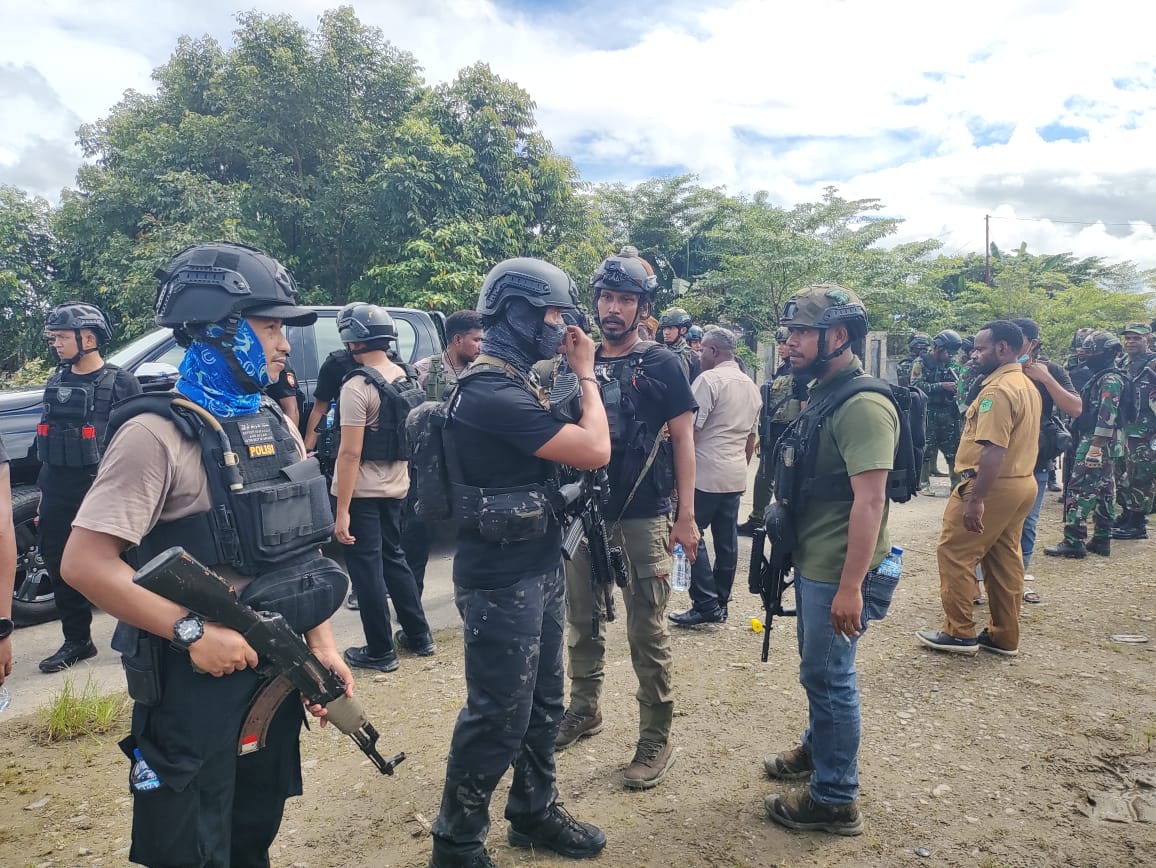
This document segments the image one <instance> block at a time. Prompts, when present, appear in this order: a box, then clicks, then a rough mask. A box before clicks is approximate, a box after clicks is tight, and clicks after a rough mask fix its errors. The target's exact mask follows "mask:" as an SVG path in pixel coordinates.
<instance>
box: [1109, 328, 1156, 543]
mask: <svg viewBox="0 0 1156 868" xmlns="http://www.w3.org/2000/svg"><path fill="white" fill-rule="evenodd" d="M1151 334H1152V329H1151V327H1150V326H1148V325H1145V324H1144V323H1130V324H1129V325H1128V326H1127V327H1126V328H1125V329H1124V331H1123V332H1122V335H1123V337H1124V353H1125V354H1126V355H1127V359H1128V361H1127V367H1126V371H1127V374H1128V378H1129V380H1130V385H1129V390H1130V394H1131V402H1132V405H1133V406H1132V410H1133V413H1132V416H1133V418H1130V419H1128V420H1126V422H1125V424H1124V426H1123V445H1124V446H1125V449H1124V472H1123V473H1122V474H1120V476H1119V491H1118V492H1117V500H1119V502H1120V505H1121V506H1122V507H1123V514H1122V515H1121V516H1120V520H1119V521H1117V522H1116V525H1115V527H1114V528H1113V529H1112V539H1148V510H1149V509H1151V507H1152V496H1153V495H1154V494H1156V449H1154V448H1153V442H1154V441H1156V353H1153V352H1151V351H1149V349H1148V338H1149V337H1150V336H1151Z"/></svg>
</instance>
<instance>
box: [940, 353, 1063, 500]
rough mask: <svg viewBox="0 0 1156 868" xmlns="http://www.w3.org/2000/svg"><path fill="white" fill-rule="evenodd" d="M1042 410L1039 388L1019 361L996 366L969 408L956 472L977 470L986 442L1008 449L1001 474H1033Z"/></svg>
mask: <svg viewBox="0 0 1156 868" xmlns="http://www.w3.org/2000/svg"><path fill="white" fill-rule="evenodd" d="M1042 413H1043V402H1042V401H1041V400H1040V391H1039V389H1037V388H1036V385H1035V383H1033V382H1032V381H1031V380H1029V379H1028V378H1027V375H1026V374H1024V372H1023V368H1022V367H1021V366H1020V364H1019V363H1018V362H1012V363H1011V364H1009V365H1003V366H1002V367H999V368H996V369H995V370H994V371H992V372H991V373H990V374H988V375H987V378H986V379H985V380H984V381H983V386H982V387H981V388H980V390H979V396H978V397H977V398H976V399H975V400H974V401H973V402H972V403H971V406H970V407H968V408H967V413H966V415H965V416H964V421H963V436H961V437H960V438H959V451H958V452H956V453H955V472H956V473H963V472H964V471H966V470H971V471H976V470H978V469H979V456H980V454H981V453H982V452H983V444H984V443H991V444H993V445H995V446H1002V447H1003V448H1004V449H1006V450H1007V455H1006V456H1005V457H1004V461H1003V466H1002V467H1000V472H999V475H1000V478H1003V477H1011V476H1031V475H1033V474H1034V473H1035V469H1036V455H1037V454H1038V452H1039V444H1040V415H1041V414H1042Z"/></svg>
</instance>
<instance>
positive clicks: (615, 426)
mask: <svg viewBox="0 0 1156 868" xmlns="http://www.w3.org/2000/svg"><path fill="white" fill-rule="evenodd" d="M599 391H600V392H601V393H602V405H603V406H604V407H605V408H606V421H607V422H608V423H609V425H610V442H611V443H619V442H621V440H622V433H623V425H622V385H621V384H620V383H619V382H618V380H610V381H609V382H606V383H602V384H601V385H600V386H599Z"/></svg>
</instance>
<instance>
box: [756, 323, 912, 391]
mask: <svg viewBox="0 0 1156 868" xmlns="http://www.w3.org/2000/svg"><path fill="white" fill-rule="evenodd" d="M778 349H779V347H778V344H776V343H775V342H774V341H770V342H764V341H759V346H758V356H759V374H758V376H757V377H756V378H755V379H756V381H757V382H763V381H764V380H766V378H767V374H768V372H773V371H774V370H775V368H777V367H778V365H779V356H778ZM864 356H865V358H864V359H863V367H864V368H865V369H866V371H867V373H869V374H870V375H871V376H873V377H882V378H883V379H885V380H890V381H891V382H895V366H896V364H898V362H899V360H898V359H895V360H892V359H891V358H890V356H888V355H887V332H868V333H867V340H866V344H865V352H864Z"/></svg>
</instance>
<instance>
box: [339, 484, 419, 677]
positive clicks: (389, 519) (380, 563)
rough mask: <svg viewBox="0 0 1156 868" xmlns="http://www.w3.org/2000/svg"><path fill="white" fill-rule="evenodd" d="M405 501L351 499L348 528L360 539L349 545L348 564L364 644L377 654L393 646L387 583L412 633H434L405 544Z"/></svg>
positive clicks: (407, 630)
mask: <svg viewBox="0 0 1156 868" xmlns="http://www.w3.org/2000/svg"><path fill="white" fill-rule="evenodd" d="M404 506H405V501H404V500H400V499H398V498H396V497H355V498H353V499H352V500H351V501H350V503H349V532H350V533H351V534H352V535H353V537H354V538H355V539H356V540H357V542H356V543H354V544H353V545H351V546H345V547H344V549H345V567H346V569H347V570H349V580H350V582H351V583H352V584H353V592H354V593H355V594H357V604H358V610H357V612H358V614H359V615H360V616H361V627H362V629H363V630H364V631H365V644H366V645H367V646H368V648H369V653H370V654H371V655H372V656H374V657H380V656H382V655H383V654H386V653H388V652H389V651H392V650H393V637H392V635H391V627H390V620H389V602H388V601H387V600H386V598H385V592H386V589H387V588H388V589H389V597H390V599H391V600H393V607H394V609H395V610H396V611H397V620H398V621H399V622H400V623H401V628H402V629H403V630H405V633H406V635H407V636H411V637H417V636H422V635H425V634H428V633H429V624H428V623H427V622H426V619H425V611H424V610H423V609H422V607H421V595H420V593H419V592H418V588H417V584H416V583H415V582H414V579H413V573H411V572H410V570H409V564H407V563H406V560H405V554H404V552H402V550H401V513H402V509H403V508H404Z"/></svg>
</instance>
